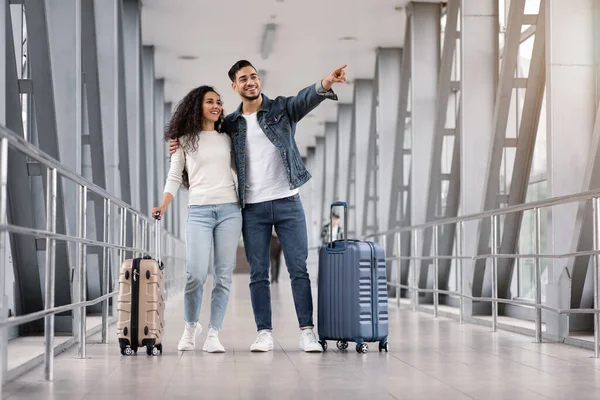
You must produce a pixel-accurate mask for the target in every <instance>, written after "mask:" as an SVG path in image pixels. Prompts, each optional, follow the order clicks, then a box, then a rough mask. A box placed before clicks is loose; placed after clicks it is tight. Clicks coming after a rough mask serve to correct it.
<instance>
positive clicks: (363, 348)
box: [356, 343, 369, 354]
mask: <svg viewBox="0 0 600 400" xmlns="http://www.w3.org/2000/svg"><path fill="white" fill-rule="evenodd" d="M368 351H369V345H368V344H366V343H357V344H356V352H357V353H362V354H365V353H367V352H368Z"/></svg>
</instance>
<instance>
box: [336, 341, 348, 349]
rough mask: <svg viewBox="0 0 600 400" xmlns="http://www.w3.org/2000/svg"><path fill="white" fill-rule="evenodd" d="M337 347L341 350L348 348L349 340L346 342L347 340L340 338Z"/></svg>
mask: <svg viewBox="0 0 600 400" xmlns="http://www.w3.org/2000/svg"><path fill="white" fill-rule="evenodd" d="M337 348H338V349H339V350H346V349H347V348H348V342H346V341H345V340H338V342H337Z"/></svg>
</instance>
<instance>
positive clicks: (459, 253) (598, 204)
mask: <svg viewBox="0 0 600 400" xmlns="http://www.w3.org/2000/svg"><path fill="white" fill-rule="evenodd" d="M590 200H591V201H592V207H593V236H594V239H593V250H592V251H579V252H574V253H566V254H542V252H541V226H540V223H541V215H540V211H541V209H543V208H547V207H552V206H559V205H565V204H570V203H580V202H583V201H590ZM524 211H533V213H534V236H535V253H534V254H499V253H498V249H499V248H500V241H499V235H498V232H499V227H500V220H499V219H500V216H502V215H507V214H511V213H522V212H524ZM486 218H489V219H490V222H491V226H492V229H491V235H492V238H491V239H492V244H491V251H490V254H478V255H473V256H469V255H465V253H464V245H465V243H464V224H465V223H466V222H469V221H475V220H484V219H486ZM444 225H456V242H455V244H456V253H455V254H456V255H454V256H448V255H440V251H439V247H438V234H439V229H440V227H442V226H444ZM599 225H600V190H593V191H588V192H583V193H577V194H572V195H567V196H561V197H555V198H551V199H547V200H542V201H536V202H531V203H525V204H520V205H516V206H510V207H506V208H502V209H497V210H491V211H486V212H481V213H477V214H472V215H467V216H461V217H456V218H449V219H445V220H438V221H433V222H429V223H426V224H421V225H414V226H407V227H402V228H398V229H392V230H388V231H384V232H377V233H374V234H370V235H367V236H365V237H364V239H376V238H381V242H382V243H381V244H382V245H383V246H384V247H385V245H386V240H387V238H388V237H389V236H391V235H393V236H394V239H395V248H396V252H395V254H394V255H393V256H391V257H387V258H386V261H390V262H393V263H395V264H396V265H395V266H396V275H397V277H398V282H392V281H391V277H388V279H389V280H388V282H387V284H388V286H390V287H395V288H396V303H397V304H400V294H401V293H400V292H401V290H400V289H405V290H408V291H409V292H410V293H411V304H412V309H413V311H416V310H417V309H418V306H419V294H420V293H431V294H432V295H433V315H434V317H437V316H438V308H439V295H440V294H443V295H450V296H456V297H458V298H459V321H460V322H461V323H462V322H464V300H465V299H468V300H472V301H479V302H489V303H492V329H493V331H494V332H495V331H497V327H498V304H499V303H503V304H510V305H513V306H518V307H526V308H534V309H535V310H536V311H535V340H536V342H541V341H542V310H546V311H550V312H554V313H557V314H563V315H569V314H594V357H596V358H598V357H599V356H600V315H599V313H600V304H599V299H600V292H599V290H600V287H599V283H598V276H599V275H598V273H599V271H598V269H599V268H600V235H599V232H598V229H599V228H600V226H599ZM425 229H432V230H433V245H432V253H433V255H432V256H429V257H420V256H415V255H416V254H418V250H419V248H418V239H419V237H418V233H419V232H423V231H424V230H425ZM405 232H406V233H407V234H408V233H410V234H411V236H412V251H411V255H406V256H404V255H402V254H400V253H401V248H402V247H401V234H402V233H405ZM578 256H593V260H594V264H593V265H594V267H593V292H594V308H590V309H582V308H578V309H560V308H555V307H551V306H548V305H545V304H543V302H542V279H541V260H542V259H564V258H571V257H578ZM502 258H509V259H519V258H529V259H531V258H533V259H534V260H535V264H534V267H535V274H534V275H535V299H534V301H533V302H529V301H523V300H517V299H503V298H499V297H498V260H499V259H502ZM444 259H446V260H447V259H450V260H456V271H457V274H458V279H457V280H458V288H457V290H454V291H452V290H441V289H439V275H438V268H439V260H444ZM479 259H491V264H492V265H491V297H481V296H471V295H468V294H465V293H464V285H463V274H464V271H463V269H464V266H463V261H464V260H472V261H476V260H479ZM402 260H409V276H410V275H412V279H411V283H410V284H409V285H404V284H401V283H399V282H400V277H401V261H402ZM422 260H433V264H432V266H433V289H425V288H420V287H419V285H418V283H417V279H418V278H417V277H418V275H419V273H420V265H419V263H418V262H419V261H422ZM481 267H483V268H485V267H486V265H485V264H484V265H483V266H481Z"/></svg>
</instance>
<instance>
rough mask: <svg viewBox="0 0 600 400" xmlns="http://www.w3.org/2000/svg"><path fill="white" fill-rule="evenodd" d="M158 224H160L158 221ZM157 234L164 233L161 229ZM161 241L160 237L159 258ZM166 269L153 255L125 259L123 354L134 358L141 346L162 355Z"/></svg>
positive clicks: (121, 301) (121, 294)
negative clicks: (151, 256) (152, 257)
mask: <svg viewBox="0 0 600 400" xmlns="http://www.w3.org/2000/svg"><path fill="white" fill-rule="evenodd" d="M157 223H158V222H157ZM156 231H157V234H158V232H159V231H160V229H158V226H157V229H156ZM159 244H160V242H159V241H158V238H157V249H159V251H158V253H159V255H158V259H160V245H159ZM163 269H164V266H163V264H162V262H160V261H156V260H153V259H151V258H150V257H149V256H145V257H144V258H135V259H129V260H125V261H124V262H123V264H122V265H121V269H120V271H119V297H118V303H117V311H118V321H117V335H118V337H119V345H120V346H121V354H123V355H128V356H129V355H132V354H135V353H137V350H138V348H139V347H144V346H145V347H146V354H148V355H149V356H150V355H152V356H156V355H158V353H159V352H160V353H161V354H162V338H163V331H164V327H165V294H164V293H165V292H164V277H165V274H164V271H163Z"/></svg>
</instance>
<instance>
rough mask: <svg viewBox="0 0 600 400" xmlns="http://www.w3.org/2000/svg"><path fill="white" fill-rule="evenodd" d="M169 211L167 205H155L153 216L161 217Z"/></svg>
mask: <svg viewBox="0 0 600 400" xmlns="http://www.w3.org/2000/svg"><path fill="white" fill-rule="evenodd" d="M166 212H167V207H162V206H161V207H154V208H153V209H152V218H154V219H161V218H162V216H163V215H165V213H166Z"/></svg>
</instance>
